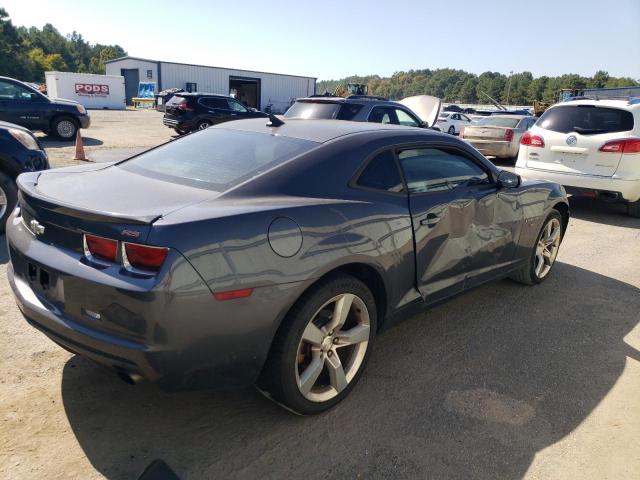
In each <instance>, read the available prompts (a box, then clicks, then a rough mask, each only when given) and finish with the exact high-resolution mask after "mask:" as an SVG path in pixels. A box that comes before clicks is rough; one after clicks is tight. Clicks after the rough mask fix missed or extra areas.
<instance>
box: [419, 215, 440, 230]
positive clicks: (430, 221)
mask: <svg viewBox="0 0 640 480" xmlns="http://www.w3.org/2000/svg"><path fill="white" fill-rule="evenodd" d="M439 221H440V217H439V216H438V215H436V214H435V213H429V214H428V215H427V218H423V219H422V220H420V225H426V226H427V227H429V228H432V227H435V226H436V224H437V223H438V222H439Z"/></svg>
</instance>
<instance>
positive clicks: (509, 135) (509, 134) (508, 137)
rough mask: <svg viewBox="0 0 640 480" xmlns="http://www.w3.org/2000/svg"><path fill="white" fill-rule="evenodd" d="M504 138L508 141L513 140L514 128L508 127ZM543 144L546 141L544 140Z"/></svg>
mask: <svg viewBox="0 0 640 480" xmlns="http://www.w3.org/2000/svg"><path fill="white" fill-rule="evenodd" d="M503 139H504V140H505V141H506V142H510V141H511V140H513V130H511V129H510V128H507V129H506V130H505V131H504V137H503ZM542 145H543V146H544V142H542Z"/></svg>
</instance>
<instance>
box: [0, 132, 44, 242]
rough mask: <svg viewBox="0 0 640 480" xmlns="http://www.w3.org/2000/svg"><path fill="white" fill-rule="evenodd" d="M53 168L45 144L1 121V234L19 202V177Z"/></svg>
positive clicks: (29, 133)
mask: <svg viewBox="0 0 640 480" xmlns="http://www.w3.org/2000/svg"><path fill="white" fill-rule="evenodd" d="M47 168H49V160H48V159H47V154H46V153H45V151H44V149H43V148H42V145H40V142H38V140H37V139H36V137H34V136H33V133H31V132H30V131H29V130H27V129H26V128H24V127H21V126H20V125H15V124H13V123H6V122H0V233H2V232H4V227H5V223H6V221H7V218H8V217H9V215H10V214H11V211H12V210H13V209H14V207H15V206H16V202H17V201H18V189H17V188H16V177H17V176H18V175H20V174H21V173H23V172H35V171H37V170H46V169H47Z"/></svg>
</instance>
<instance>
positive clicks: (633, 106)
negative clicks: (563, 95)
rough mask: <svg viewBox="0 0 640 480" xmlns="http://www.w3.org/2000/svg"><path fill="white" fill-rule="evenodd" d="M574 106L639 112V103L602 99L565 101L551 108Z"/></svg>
mask: <svg viewBox="0 0 640 480" xmlns="http://www.w3.org/2000/svg"><path fill="white" fill-rule="evenodd" d="M575 105H593V106H600V107H615V108H623V109H625V110H640V103H636V102H630V101H629V100H626V99H603V100H595V99H594V100H591V99H585V100H567V101H566V102H560V103H556V104H555V105H553V107H552V108H558V107H570V106H575Z"/></svg>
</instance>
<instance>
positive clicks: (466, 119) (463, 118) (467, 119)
mask: <svg viewBox="0 0 640 480" xmlns="http://www.w3.org/2000/svg"><path fill="white" fill-rule="evenodd" d="M460 117H461V118H462V120H464V121H465V122H470V121H471V119H470V118H469V117H467V116H466V115H462V114H460Z"/></svg>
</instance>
